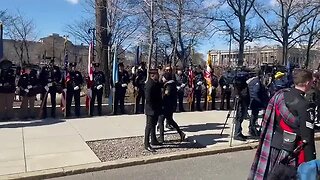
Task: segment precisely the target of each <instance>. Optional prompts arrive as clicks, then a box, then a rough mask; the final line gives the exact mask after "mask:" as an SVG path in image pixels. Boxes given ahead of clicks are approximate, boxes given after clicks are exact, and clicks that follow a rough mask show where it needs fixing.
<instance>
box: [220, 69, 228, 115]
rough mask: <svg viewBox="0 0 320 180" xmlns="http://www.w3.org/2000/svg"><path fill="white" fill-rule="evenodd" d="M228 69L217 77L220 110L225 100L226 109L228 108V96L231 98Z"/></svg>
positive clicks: (222, 108)
mask: <svg viewBox="0 0 320 180" xmlns="http://www.w3.org/2000/svg"><path fill="white" fill-rule="evenodd" d="M230 72H231V71H230V70H228V71H227V73H226V74H223V75H222V76H221V77H220V79H219V85H220V88H221V104H220V110H224V102H225V100H226V102H227V109H228V110H230V98H231V87H230V80H229V76H230Z"/></svg>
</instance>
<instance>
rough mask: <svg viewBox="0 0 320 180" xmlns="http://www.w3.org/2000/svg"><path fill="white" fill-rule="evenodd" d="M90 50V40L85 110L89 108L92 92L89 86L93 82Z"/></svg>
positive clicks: (91, 45)
mask: <svg viewBox="0 0 320 180" xmlns="http://www.w3.org/2000/svg"><path fill="white" fill-rule="evenodd" d="M92 52H93V42H91V43H90V45H89V54H88V80H87V89H88V92H87V96H86V108H87V110H89V108H90V101H91V96H92V92H91V86H92V83H93V68H92V61H93V56H92Z"/></svg>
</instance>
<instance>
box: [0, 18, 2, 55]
mask: <svg viewBox="0 0 320 180" xmlns="http://www.w3.org/2000/svg"><path fill="white" fill-rule="evenodd" d="M2 58H3V24H2V22H1V21H0V61H1V59H2Z"/></svg>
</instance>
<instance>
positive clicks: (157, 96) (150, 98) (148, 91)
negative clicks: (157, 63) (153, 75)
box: [145, 79, 162, 116]
mask: <svg viewBox="0 0 320 180" xmlns="http://www.w3.org/2000/svg"><path fill="white" fill-rule="evenodd" d="M145 97H146V105H145V114H146V115H149V116H158V115H160V114H161V113H162V93H161V84H160V83H159V82H155V81H154V80H152V79H149V80H148V81H147V83H146V87H145Z"/></svg>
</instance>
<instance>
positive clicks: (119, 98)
mask: <svg viewBox="0 0 320 180" xmlns="http://www.w3.org/2000/svg"><path fill="white" fill-rule="evenodd" d="M118 67H119V72H118V78H119V79H118V82H117V83H116V84H115V99H114V112H113V114H114V115H116V114H117V112H118V105H119V103H120V111H121V114H125V111H124V98H125V95H126V91H127V88H128V83H129V81H130V78H129V73H128V71H126V70H125V69H124V64H123V63H119V65H118Z"/></svg>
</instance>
